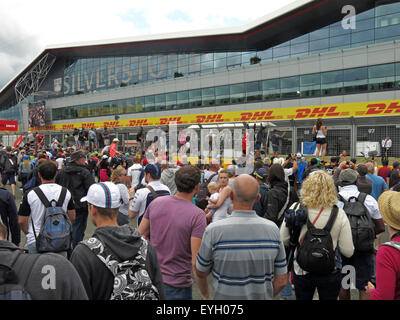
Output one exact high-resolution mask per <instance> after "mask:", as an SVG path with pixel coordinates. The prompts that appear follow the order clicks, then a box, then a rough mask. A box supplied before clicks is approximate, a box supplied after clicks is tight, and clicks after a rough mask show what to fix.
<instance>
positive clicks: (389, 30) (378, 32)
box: [375, 25, 400, 39]
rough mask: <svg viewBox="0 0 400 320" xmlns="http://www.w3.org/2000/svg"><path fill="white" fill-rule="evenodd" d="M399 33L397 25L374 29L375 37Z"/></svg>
mask: <svg viewBox="0 0 400 320" xmlns="http://www.w3.org/2000/svg"><path fill="white" fill-rule="evenodd" d="M399 35H400V27H399V26H398V25H394V26H390V27H384V28H377V29H375V39H383V38H392V37H395V36H399Z"/></svg>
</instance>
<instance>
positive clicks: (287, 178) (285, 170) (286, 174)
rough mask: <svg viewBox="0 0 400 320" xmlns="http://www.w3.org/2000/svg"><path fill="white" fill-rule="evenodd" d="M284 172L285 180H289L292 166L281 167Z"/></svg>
mask: <svg viewBox="0 0 400 320" xmlns="http://www.w3.org/2000/svg"><path fill="white" fill-rule="evenodd" d="M283 171H284V172H285V181H286V182H289V177H290V176H291V175H292V174H293V168H290V169H283Z"/></svg>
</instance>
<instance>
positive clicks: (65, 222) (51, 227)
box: [32, 187, 72, 253]
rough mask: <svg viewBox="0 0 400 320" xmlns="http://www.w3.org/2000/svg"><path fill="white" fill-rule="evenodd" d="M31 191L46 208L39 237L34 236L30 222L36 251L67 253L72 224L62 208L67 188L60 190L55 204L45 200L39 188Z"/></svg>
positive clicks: (53, 201)
mask: <svg viewBox="0 0 400 320" xmlns="http://www.w3.org/2000/svg"><path fill="white" fill-rule="evenodd" d="M33 191H34V192H35V193H36V194H37V196H38V197H39V199H40V201H41V202H42V203H43V204H44V206H45V208H46V209H45V212H44V214H43V220H42V226H41V228H40V232H39V235H36V231H35V228H34V225H33V220H32V229H33V233H34V235H35V239H36V249H37V251H38V252H39V253H42V252H62V251H69V250H70V249H71V242H72V241H71V240H72V224H71V221H70V220H69V217H68V215H67V213H66V212H65V211H64V209H63V207H62V206H63V203H64V200H65V196H66V195H67V188H64V187H63V188H62V190H61V194H60V198H59V199H58V201H57V202H56V201H55V200H52V201H51V202H50V201H49V200H47V198H46V196H45V195H44V193H43V191H42V190H41V189H40V188H39V187H36V188H34V189H33Z"/></svg>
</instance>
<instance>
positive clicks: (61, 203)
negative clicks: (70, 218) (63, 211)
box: [56, 187, 68, 207]
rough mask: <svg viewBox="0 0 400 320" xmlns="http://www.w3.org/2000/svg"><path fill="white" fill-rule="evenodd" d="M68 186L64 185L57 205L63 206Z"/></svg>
mask: <svg viewBox="0 0 400 320" xmlns="http://www.w3.org/2000/svg"><path fill="white" fill-rule="evenodd" d="M67 191H68V190H67V188H64V187H62V189H61V193H60V197H59V198H58V201H57V205H56V206H57V207H62V206H63V204H64V201H65V197H66V196H67Z"/></svg>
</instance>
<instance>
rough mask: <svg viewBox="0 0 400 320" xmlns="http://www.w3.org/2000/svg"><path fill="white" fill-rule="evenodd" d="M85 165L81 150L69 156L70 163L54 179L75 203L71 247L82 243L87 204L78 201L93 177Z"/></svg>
mask: <svg viewBox="0 0 400 320" xmlns="http://www.w3.org/2000/svg"><path fill="white" fill-rule="evenodd" d="M85 163H86V157H85V154H84V153H83V152H82V151H81V150H78V151H75V152H74V153H73V154H72V155H71V161H70V162H67V164H66V166H65V167H64V168H62V169H61V170H60V171H59V173H58V175H57V177H56V183H58V184H59V185H61V186H63V187H65V188H67V189H68V190H69V191H70V192H71V194H72V198H73V200H74V203H75V210H76V219H75V221H74V224H73V226H72V247H74V246H75V245H77V244H78V242H79V241H82V240H83V237H84V235H85V230H86V226H87V218H88V208H87V203H84V202H80V200H81V199H82V197H84V196H85V195H86V194H87V192H88V190H89V187H90V186H91V185H92V184H93V183H94V179H93V176H92V175H91V173H90V171H89V170H88V169H87V167H86V166H85Z"/></svg>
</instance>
